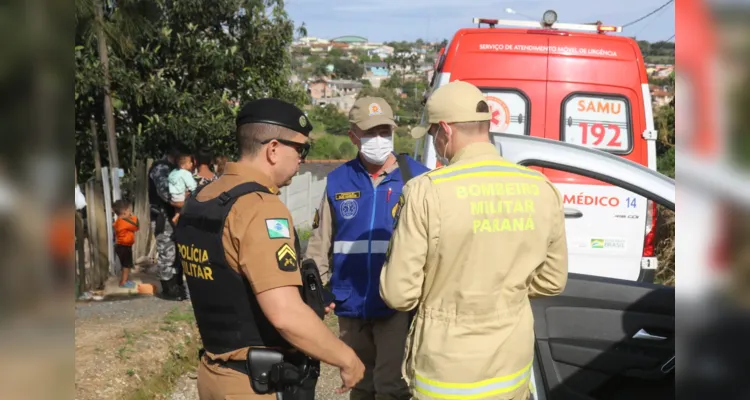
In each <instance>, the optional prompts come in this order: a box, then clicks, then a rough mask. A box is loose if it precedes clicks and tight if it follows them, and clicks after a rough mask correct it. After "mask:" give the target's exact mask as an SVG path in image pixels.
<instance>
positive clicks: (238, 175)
mask: <svg viewBox="0 0 750 400" xmlns="http://www.w3.org/2000/svg"><path fill="white" fill-rule="evenodd" d="M311 130H312V127H311V125H310V121H309V120H308V119H307V117H306V116H305V114H304V113H303V112H302V111H301V110H300V109H298V108H297V107H295V106H293V105H291V104H288V103H285V102H283V101H280V100H275V99H260V100H256V101H252V102H250V103H248V104H246V105H245V106H244V107H243V108H242V109H241V111H240V112H239V114H238V116H237V142H238V147H239V149H240V153H241V155H240V159H239V161H238V162H236V163H228V164H227V165H226V170H225V171H224V174H223V175H222V176H221V177H220V178H219V179H218V180H216V181H214V182H212V183H209V184H208V185H205V186H202V187H201V188H199V190H197V191H196V194H194V195H193V196H191V197H190V198H188V199H187V201H186V203H185V206H184V207H183V209H182V213H181V216H180V219H179V222H178V226H177V229H176V241H177V247H178V254H179V259H180V262H181V263H182V266H183V269H184V271H185V275H186V277H187V282H188V285H189V288H190V293H191V301H192V303H193V308H194V310H195V317H196V320H197V323H198V328H199V331H200V334H201V339H202V342H203V346H204V349H205V352H204V353H203V354H202V356H201V359H200V366H199V369H198V391H199V395H200V398H201V399H202V400H219V399H222V400H223V399H227V398H230V397H231V398H243V399H245V398H248V399H250V398H260V397H265V396H271V397H273V396H275V394H274V393H276V392H283V397H284V398H286V399H313V398H314V384H315V382H316V378H317V373H318V366H317V365H315V360H320V361H323V362H325V363H328V364H331V365H334V366H336V367H338V368H340V371H341V379H342V381H343V385H342V387H341V388H340V389H339V390H340V392H342V393H343V392H344V391H347V390H349V389H350V388H352V387H353V386H354V385H355V384H356V383H357V382H359V380H360V379H361V378H362V375H363V374H364V366H363V365H362V363H361V361H360V360H359V359H358V358H357V356H356V354H355V352H354V351H353V350H352V349H351V348H350V347H348V346H347V345H345V344H344V343H343V342H342V341H340V340H339V339H337V338H336V337H335V336H334V335H333V334H332V333H331V331H330V330H329V329H328V327H326V325H325V324H324V323H323V322H322V320H321V319H320V318H319V316H318V315H316V314H315V312H314V311H313V310H312V308H311V307H310V306H309V305H308V304H306V303H305V302H303V300H302V298H303V297H302V296H300V294H301V290H300V287H301V285H302V278H301V275H300V269H299V263H298V259H299V256H298V254H299V241H298V239H297V237H296V232H295V230H294V224H293V221H292V218H291V215H290V214H289V210H288V209H287V208H286V207H285V206H284V204H283V203H282V202H281V200H280V199H279V197H278V194H279V188H280V187H283V186H286V185H288V184H290V183H291V180H292V177H293V176H294V175H295V174H296V173H297V171H298V169H299V163H300V162H301V160H303V159H304V157H305V156H306V155H307V152H308V150H309V144H308V134H309V133H310V131H311ZM296 349H298V350H300V351H301V352H300V351H297V350H296ZM305 354H307V355H309V356H310V357H312V359H310V358H308V357H307V356H305ZM280 357H283V362H281V359H280ZM295 377H296V378H295Z"/></svg>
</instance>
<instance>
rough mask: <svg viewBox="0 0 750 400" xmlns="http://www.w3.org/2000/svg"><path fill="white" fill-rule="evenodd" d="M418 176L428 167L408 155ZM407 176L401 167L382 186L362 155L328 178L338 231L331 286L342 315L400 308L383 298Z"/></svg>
mask: <svg viewBox="0 0 750 400" xmlns="http://www.w3.org/2000/svg"><path fill="white" fill-rule="evenodd" d="M407 160H408V163H409V166H410V168H411V173H412V176H413V177H416V176H418V175H421V174H422V173H424V172H426V171H428V168H427V167H425V166H423V165H421V164H419V163H418V162H417V161H415V160H414V159H412V158H411V157H407ZM403 186H404V182H403V180H402V178H401V171H400V170H399V168H396V169H395V170H393V171H391V173H389V174H388V175H387V176H385V177H384V178H383V180H382V181H381V182H380V184H378V186H377V187H373V184H372V179H371V178H370V174H369V173H368V172H367V170H366V169H365V167H364V166H363V165H362V163H361V161H360V160H359V158H355V159H354V160H352V161H349V162H347V163H346V164H344V165H342V166H340V167H338V168H336V169H335V170H333V171H332V172H331V173H330V174H328V178H327V181H326V196H327V197H328V204H330V205H331V215H332V218H333V227H334V233H333V237H332V238H331V241H332V242H333V243H332V249H333V251H332V253H333V263H332V265H331V266H332V268H333V273H332V275H331V291H332V292H333V294H334V296H335V297H336V301H335V304H336V308H335V309H334V311H335V313H336V315H338V316H340V317H348V318H361V319H370V318H380V317H386V316H389V315H391V314H392V313H394V310H392V309H390V308H388V306H386V304H385V302H383V299H381V298H380V287H379V286H380V270H381V269H382V268H383V264H384V263H385V253H386V251H387V250H388V243H389V241H390V239H391V234H392V233H393V216H394V214H395V207H396V204H397V203H398V198H399V196H400V195H401V189H402V188H403Z"/></svg>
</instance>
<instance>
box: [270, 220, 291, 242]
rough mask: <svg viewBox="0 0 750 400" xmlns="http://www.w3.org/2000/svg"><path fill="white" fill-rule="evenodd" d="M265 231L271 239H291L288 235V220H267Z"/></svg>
mask: <svg viewBox="0 0 750 400" xmlns="http://www.w3.org/2000/svg"><path fill="white" fill-rule="evenodd" d="M266 230H267V231H268V237H269V238H271V239H291V236H290V234H289V220H288V219H286V218H277V219H267V220H266Z"/></svg>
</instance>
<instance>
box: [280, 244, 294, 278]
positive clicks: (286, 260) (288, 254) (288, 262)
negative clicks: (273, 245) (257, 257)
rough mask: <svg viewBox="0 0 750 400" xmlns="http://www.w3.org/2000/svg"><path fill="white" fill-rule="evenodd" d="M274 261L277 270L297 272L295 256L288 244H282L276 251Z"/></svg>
mask: <svg viewBox="0 0 750 400" xmlns="http://www.w3.org/2000/svg"><path fill="white" fill-rule="evenodd" d="M276 261H278V263H279V269H280V270H282V271H287V272H294V271H296V270H297V254H296V253H295V252H294V249H293V248H292V246H290V245H289V243H284V245H283V246H281V247H279V249H278V250H277V251H276Z"/></svg>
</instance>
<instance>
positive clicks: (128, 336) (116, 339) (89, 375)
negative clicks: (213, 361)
mask: <svg viewBox="0 0 750 400" xmlns="http://www.w3.org/2000/svg"><path fill="white" fill-rule="evenodd" d="M326 323H327V325H328V326H329V327H330V328H331V330H332V331H334V332H335V333H338V323H337V322H336V318H335V317H329V318H327V319H326ZM75 336H76V360H75V369H76V378H75V387H76V397H75V398H76V399H77V400H101V399H124V400H145V399H171V400H198V391H197V388H196V380H195V373H194V372H193V371H194V369H195V366H196V365H197V361H196V356H195V350H196V349H197V347H198V339H199V335H198V332H197V329H196V328H195V319H194V316H193V313H192V309H191V308H190V303H189V302H172V301H165V300H161V299H159V298H155V297H145V298H137V299H129V300H121V301H104V302H91V303H81V304H77V305H76V327H75ZM340 384H341V381H340V379H339V375H338V370H337V369H335V368H332V367H330V366H328V365H325V364H324V365H323V366H322V371H321V377H320V379H319V381H318V388H317V393H316V396H315V397H316V399H321V400H339V399H341V400H343V399H347V398H348V395H337V394H336V393H335V389H336V388H337V387H338V386H339V385H340Z"/></svg>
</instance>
